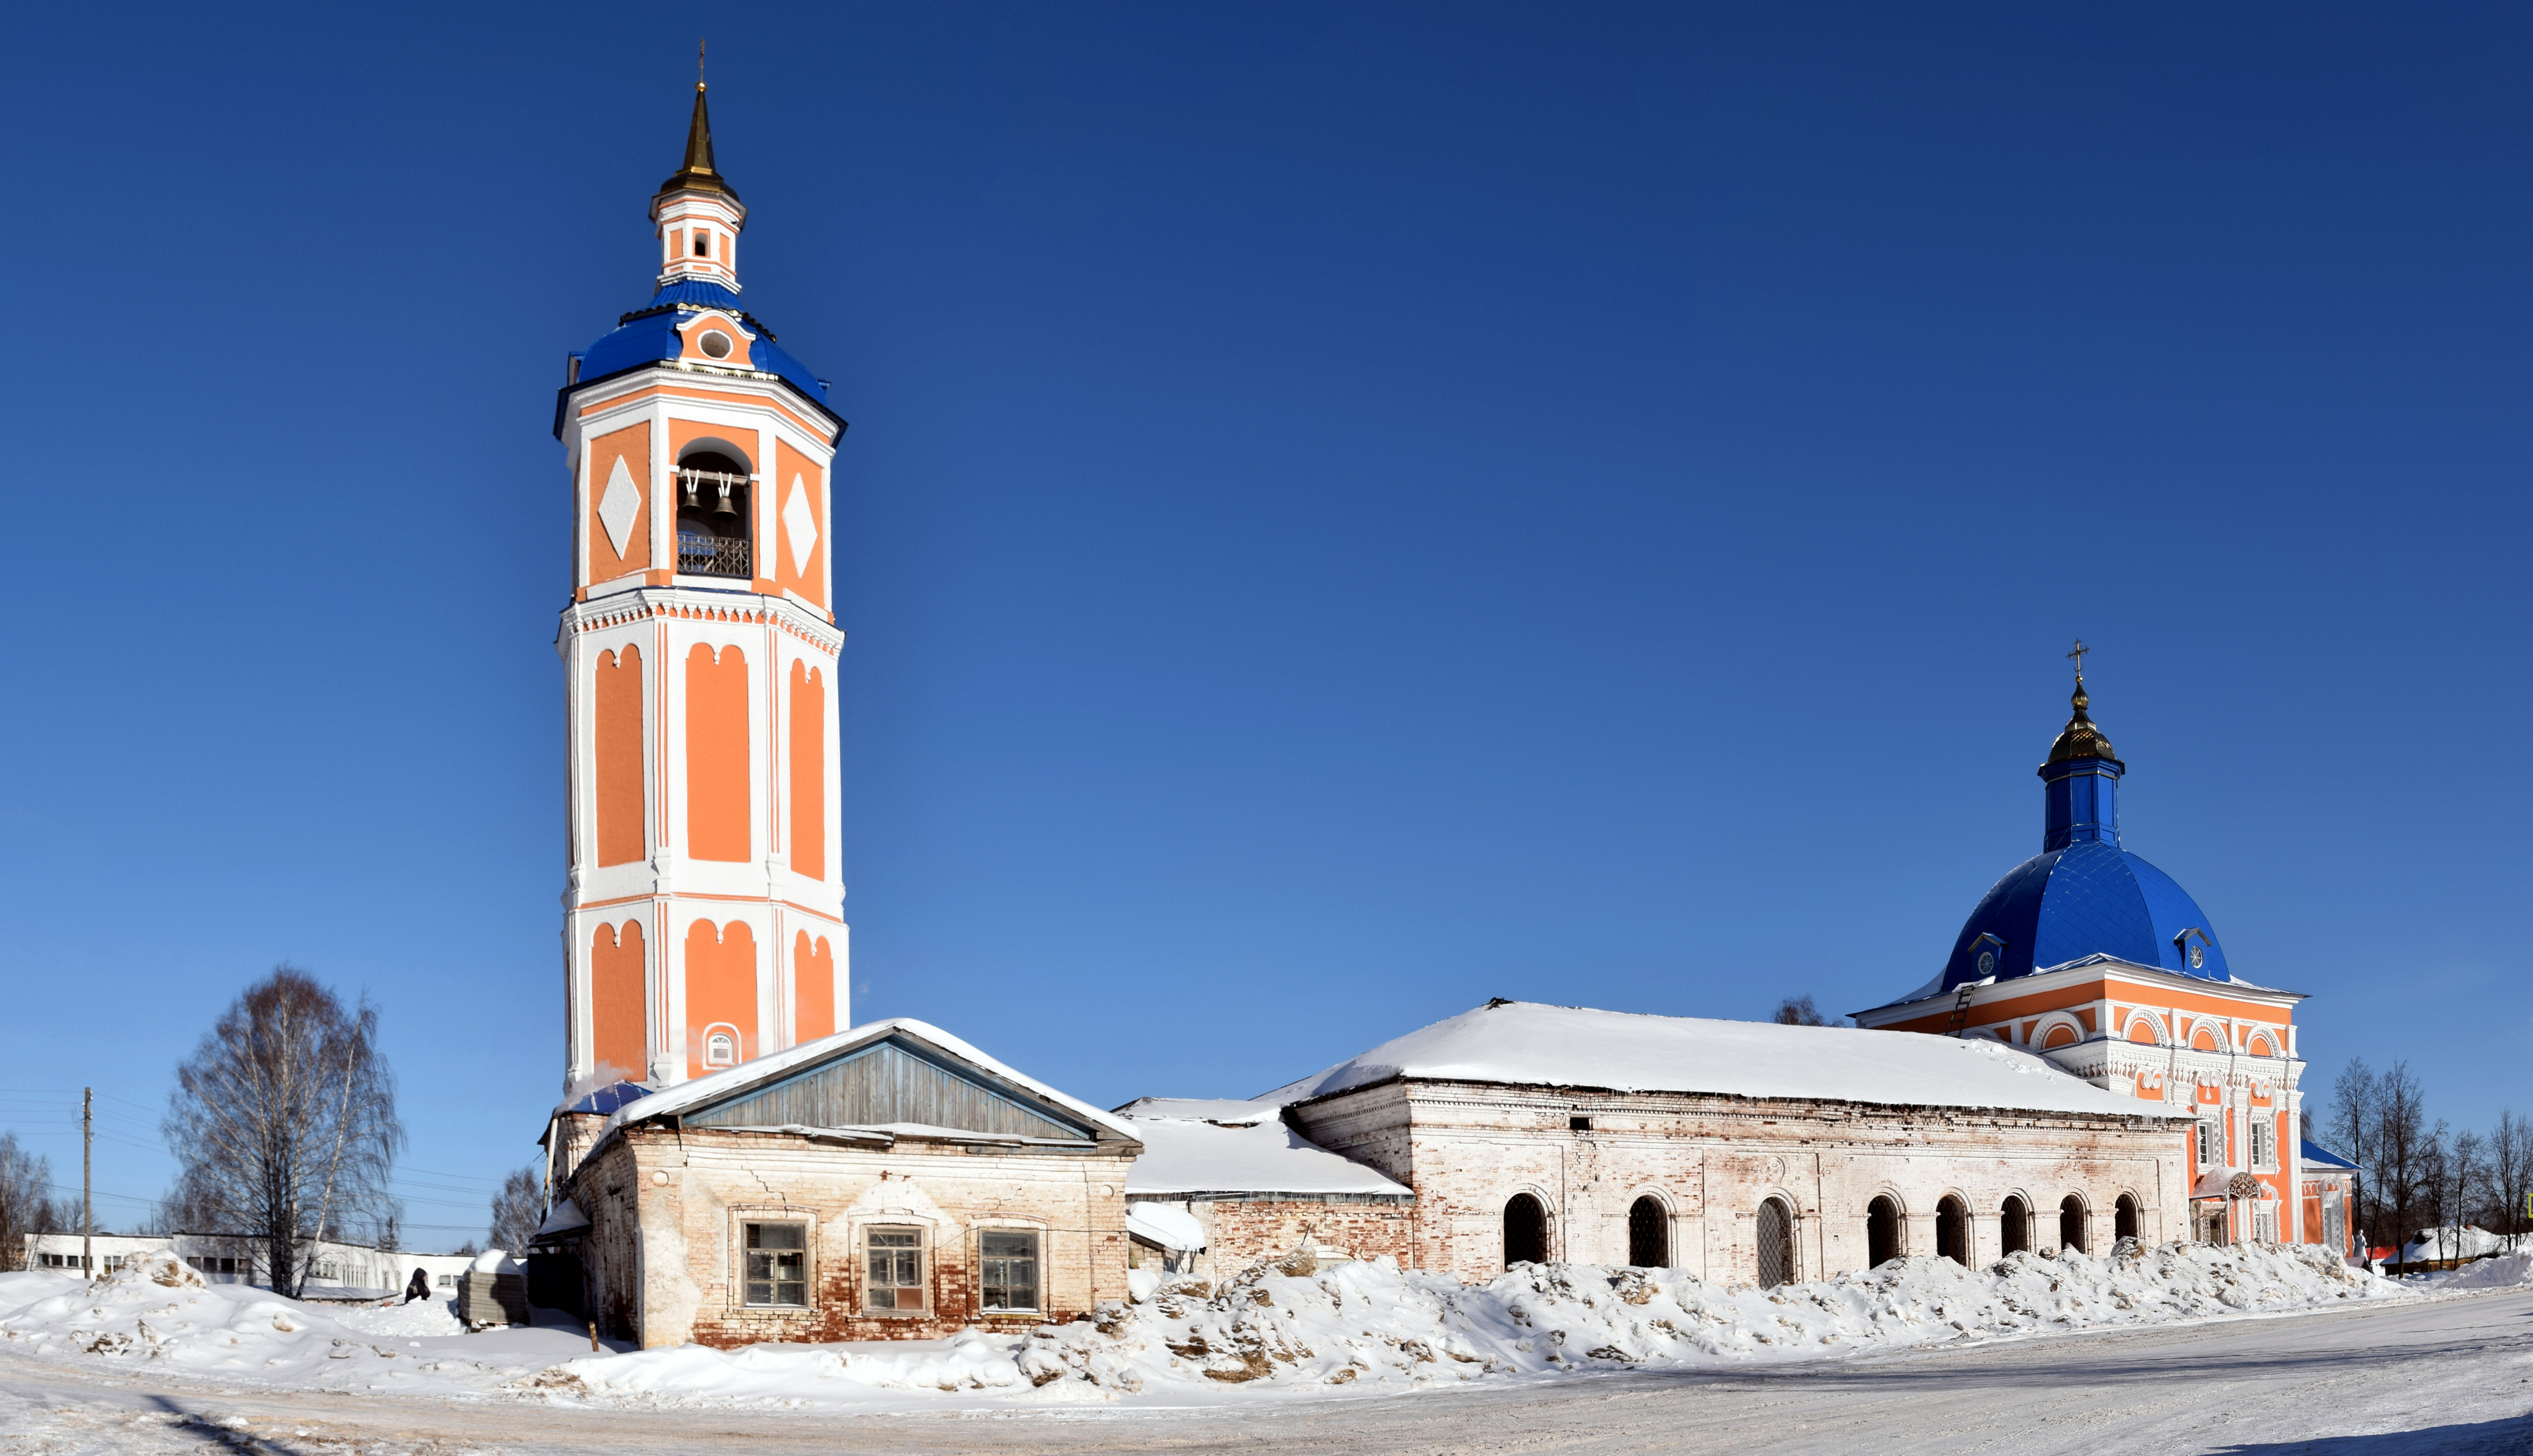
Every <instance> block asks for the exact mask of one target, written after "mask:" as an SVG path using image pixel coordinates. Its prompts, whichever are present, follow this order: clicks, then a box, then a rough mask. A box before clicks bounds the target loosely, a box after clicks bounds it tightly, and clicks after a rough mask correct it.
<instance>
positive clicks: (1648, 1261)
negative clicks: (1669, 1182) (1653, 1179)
mask: <svg viewBox="0 0 2533 1456" xmlns="http://www.w3.org/2000/svg"><path fill="white" fill-rule="evenodd" d="M1627 1262H1628V1263H1631V1264H1634V1265H1635V1266H1636V1267H1638V1268H1640V1269H1667V1268H1670V1267H1671V1215H1670V1214H1669V1213H1668V1212H1666V1211H1665V1210H1664V1208H1663V1205H1662V1202H1661V1200H1660V1199H1657V1198H1656V1197H1654V1195H1653V1194H1646V1195H1644V1196H1643V1197H1641V1198H1638V1199H1636V1201H1634V1202H1633V1203H1630V1204H1628V1205H1627Z"/></svg>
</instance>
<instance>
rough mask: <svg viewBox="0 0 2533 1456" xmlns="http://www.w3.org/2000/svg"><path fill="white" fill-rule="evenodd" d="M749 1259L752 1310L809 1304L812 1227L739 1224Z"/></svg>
mask: <svg viewBox="0 0 2533 1456" xmlns="http://www.w3.org/2000/svg"><path fill="white" fill-rule="evenodd" d="M739 1229H740V1238H741V1240H742V1242H743V1243H744V1245H745V1248H744V1251H743V1252H744V1254H745V1257H746V1262H747V1278H746V1302H747V1305H748V1307H749V1308H750V1309H775V1310H801V1309H806V1308H807V1307H808V1304H809V1229H808V1226H807V1225H805V1224H797V1223H775V1222H771V1221H768V1222H763V1223H758V1222H753V1221H750V1222H747V1223H743V1224H741V1225H739Z"/></svg>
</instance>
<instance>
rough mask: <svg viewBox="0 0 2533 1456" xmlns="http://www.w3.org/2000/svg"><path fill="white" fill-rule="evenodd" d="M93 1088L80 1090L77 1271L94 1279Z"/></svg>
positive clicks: (94, 1127)
mask: <svg viewBox="0 0 2533 1456" xmlns="http://www.w3.org/2000/svg"><path fill="white" fill-rule="evenodd" d="M95 1108H96V1088H94V1087H82V1088H80V1272H81V1273H83V1274H86V1275H87V1276H88V1277H89V1278H90V1279H93V1278H95V1277H96V1260H95V1259H94V1257H93V1256H91V1254H90V1253H89V1246H90V1244H91V1242H92V1241H93V1240H94V1239H95V1238H96V1195H95V1194H92V1193H90V1192H89V1189H88V1165H89V1164H90V1163H91V1162H93V1161H94V1158H93V1157H92V1156H91V1154H92V1153H93V1151H94V1149H95V1147H96V1119H95Z"/></svg>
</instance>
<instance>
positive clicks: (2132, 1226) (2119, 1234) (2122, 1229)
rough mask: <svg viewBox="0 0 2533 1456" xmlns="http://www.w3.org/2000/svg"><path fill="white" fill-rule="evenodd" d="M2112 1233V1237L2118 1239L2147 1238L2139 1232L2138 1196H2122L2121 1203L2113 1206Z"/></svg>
mask: <svg viewBox="0 0 2533 1456" xmlns="http://www.w3.org/2000/svg"><path fill="white" fill-rule="evenodd" d="M2111 1231H2112V1232H2111V1236H2112V1237H2113V1238H2116V1239H2140V1238H2144V1237H2145V1235H2143V1234H2141V1233H2139V1232H2138V1200H2137V1194H2120V1200H2119V1202H2118V1203H2116V1204H2114V1205H2113V1206H2112V1211H2111Z"/></svg>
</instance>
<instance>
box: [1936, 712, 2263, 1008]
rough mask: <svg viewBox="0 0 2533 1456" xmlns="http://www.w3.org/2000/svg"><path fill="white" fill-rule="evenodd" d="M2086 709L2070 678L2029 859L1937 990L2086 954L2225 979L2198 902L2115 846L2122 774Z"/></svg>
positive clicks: (1976, 920) (1990, 902)
mask: <svg viewBox="0 0 2533 1456" xmlns="http://www.w3.org/2000/svg"><path fill="white" fill-rule="evenodd" d="M2090 701H2091V700H2090V699H2089V698H2087V696H2086V694H2085V679H2084V678H2083V676H2081V675H2079V676H2078V677H2077V679H2076V693H2075V697H2074V699H2073V706H2074V708H2075V716H2074V717H2073V718H2071V719H2069V720H2068V723H2067V727H2066V729H2065V730H2064V731H2062V732H2060V733H2059V735H2058V741H2057V742H2056V743H2055V744H2053V745H2052V746H2051V747H2050V750H2049V761H2048V762H2046V763H2044V764H2042V765H2041V766H2040V782H2041V785H2042V810H2041V830H2040V852H2039V853H2038V854H2036V855H2034V856H2032V858H2030V859H2027V860H2025V861H2023V863H2021V864H2019V865H2016V866H2015V867H2014V869H2013V870H2012V871H2011V872H2010V873H2008V874H2007V875H2006V877H2005V878H2004V879H2002V880H1999V881H1997V882H1996V884H1995V885H1994V886H1992V887H1990V889H1989V890H1988V892H1987V894H1986V895H1985V896H1984V897H1982V898H1981V899H1980V901H1979V903H1978V908H1976V909H1974V910H1973V911H1971V918H1970V920H1969V922H1968V923H1967V924H1965V925H1963V926H1962V934H1961V938H1960V939H1959V940H1956V941H1954V942H1953V955H1952V959H1951V960H1949V961H1945V962H1944V976H1943V980H1942V982H1941V990H1943V991H1950V990H1952V989H1953V988H1954V987H1956V986H1959V985H1961V984H1963V983H1964V982H1966V981H1978V980H1985V979H1987V978H1988V977H1989V976H1994V977H1996V978H1997V979H1998V980H2009V979H2012V978H2013V977H2015V976H2025V975H2030V974H2032V972H2033V971H2034V970H2047V969H2049V968H2051V967H2052V966H2058V965H2065V964H2067V963H2068V962H2069V961H2082V960H2084V959H2085V958H2086V957H2088V956H2113V957H2117V958H2118V959H2120V960H2122V961H2131V962H2133V963H2135V964H2139V965H2159V966H2161V967H2163V968H2164V969H2165V970H2170V971H2177V972H2179V973H2180V974H2182V975H2189V976H2197V977H2199V978H2200V979H2202V980H2209V981H2230V980H2232V979H2233V978H2234V977H2233V975H2232V974H2231V973H2230V972H2228V971H2227V970H2226V968H2225V950H2224V948H2223V947H2222V946H2220V945H2218V944H2217V943H2216V929H2215V927H2214V926H2212V925H2210V924H2209V923H2208V914H2207V912H2206V911H2205V910H2202V909H2200V908H2199V903H2198V902H2197V901H2195V900H2192V899H2191V898H2190V895H2189V893H2188V892H2187V891H2185V890H2183V889H2182V888H2181V887H2180V886H2179V885H2177V884H2174V883H2173V879H2172V876H2170V875H2167V874H2165V873H2164V872H2163V871H2161V870H2159V869H2156V868H2155V867H2154V866H2153V865H2150V864H2149V863H2147V862H2146V861H2145V860H2143V859H2140V858H2139V857H2138V856H2136V855H2134V854H2131V853H2130V852H2129V851H2127V850H2126V849H2123V848H2121V847H2120V798H2119V789H2120V780H2121V778H2122V777H2123V776H2124V775H2126V774H2127V773H2128V765H2126V764H2124V763H2122V762H2120V761H2119V759H2117V758H2116V757H2114V756H2113V755H2112V752H2111V741H2110V739H2108V738H2106V737H2104V736H2102V731H2101V729H2100V728H2098V727H2097V726H2095V724H2094V723H2093V721H2092V719H2091V718H2090V717H2088V716H2087V715H2086V712H2085V709H2086V707H2087V705H2088V704H2089V702H2090ZM2194 956H2195V957H2196V958H2197V959H2196V961H2195V963H2194V961H2193V957H2194ZM1983 961H1984V963H1982V962H1983ZM1925 994H1936V993H1934V992H1928V993H1925Z"/></svg>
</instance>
